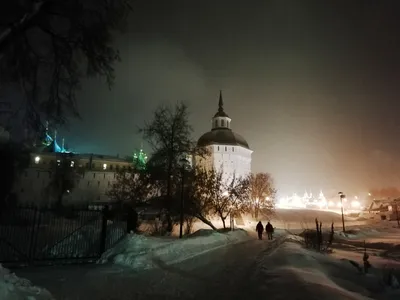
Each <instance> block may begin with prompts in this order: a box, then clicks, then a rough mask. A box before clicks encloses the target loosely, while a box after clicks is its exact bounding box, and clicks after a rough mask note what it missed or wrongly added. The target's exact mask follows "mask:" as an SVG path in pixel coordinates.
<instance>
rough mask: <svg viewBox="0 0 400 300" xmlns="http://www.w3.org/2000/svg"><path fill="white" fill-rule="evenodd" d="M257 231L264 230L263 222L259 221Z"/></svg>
mask: <svg viewBox="0 0 400 300" xmlns="http://www.w3.org/2000/svg"><path fill="white" fill-rule="evenodd" d="M256 231H257V232H261V233H262V232H263V231H264V225H263V224H262V223H261V222H258V224H257V227H256Z"/></svg>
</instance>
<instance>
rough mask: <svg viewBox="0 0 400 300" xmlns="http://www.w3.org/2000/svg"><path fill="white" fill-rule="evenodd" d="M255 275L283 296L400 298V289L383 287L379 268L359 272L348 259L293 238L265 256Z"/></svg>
mask: <svg viewBox="0 0 400 300" xmlns="http://www.w3.org/2000/svg"><path fill="white" fill-rule="evenodd" d="M271 262H272V263H271ZM255 277H256V278H257V279H256V280H257V281H258V282H259V283H260V285H264V289H265V290H268V293H271V294H273V295H275V296H278V295H279V296H281V297H282V299H283V298H284V297H285V296H288V297H289V298H290V296H293V295H296V292H298V293H299V294H301V295H302V296H301V298H302V299H317V298H318V299H321V298H323V299H325V300H329V299H332V300H337V299H400V290H396V289H392V288H389V287H387V286H385V284H384V283H383V279H382V273H381V272H379V270H373V271H371V274H367V275H364V274H360V273H359V272H358V270H357V269H356V268H355V267H354V266H353V265H352V264H351V263H350V262H349V261H348V260H338V259H335V258H333V257H331V256H328V255H324V254H321V253H316V252H313V251H310V250H307V249H304V248H303V247H302V246H301V245H300V244H299V243H297V242H295V241H292V242H286V243H284V244H282V245H281V246H280V247H279V248H278V249H277V250H275V251H274V252H273V253H271V256H270V257H269V258H268V259H266V258H264V260H263V262H262V267H261V268H260V271H259V272H258V274H256V276H255ZM266 284H267V285H268V286H265V285H266ZM288 286H290V290H289V291H288V290H287V287H288ZM285 287H286V288H285ZM286 293H290V295H289V294H288V295H286Z"/></svg>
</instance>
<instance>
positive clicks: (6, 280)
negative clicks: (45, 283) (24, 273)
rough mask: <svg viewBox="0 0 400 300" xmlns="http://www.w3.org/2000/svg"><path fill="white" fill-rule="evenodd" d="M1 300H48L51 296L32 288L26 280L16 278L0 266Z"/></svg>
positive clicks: (45, 291)
mask: <svg viewBox="0 0 400 300" xmlns="http://www.w3.org/2000/svg"><path fill="white" fill-rule="evenodd" d="M0 299H1V300H25V299H27V300H50V299H53V297H52V296H51V294H50V293H49V292H48V291H47V290H45V289H43V288H40V287H37V286H33V285H32V284H31V282H30V281H29V280H27V279H22V278H18V277H17V276H16V275H15V274H14V273H12V272H10V271H9V270H8V269H6V268H3V267H2V265H0Z"/></svg>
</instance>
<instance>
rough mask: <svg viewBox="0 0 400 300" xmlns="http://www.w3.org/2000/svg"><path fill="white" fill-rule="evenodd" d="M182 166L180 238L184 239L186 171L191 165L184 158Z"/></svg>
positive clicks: (181, 162)
mask: <svg viewBox="0 0 400 300" xmlns="http://www.w3.org/2000/svg"><path fill="white" fill-rule="evenodd" d="M180 164H181V205H180V206H181V207H180V220H179V238H180V239H181V238H182V237H183V223H184V216H185V213H184V209H185V197H184V195H185V171H186V168H187V166H188V164H189V162H188V161H187V159H185V158H182V159H181V160H180Z"/></svg>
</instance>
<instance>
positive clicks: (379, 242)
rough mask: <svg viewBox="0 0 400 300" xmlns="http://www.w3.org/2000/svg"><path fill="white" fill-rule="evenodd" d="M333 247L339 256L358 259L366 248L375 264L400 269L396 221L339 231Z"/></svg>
mask: <svg viewBox="0 0 400 300" xmlns="http://www.w3.org/2000/svg"><path fill="white" fill-rule="evenodd" d="M333 248H334V255H335V256H337V257H348V258H351V259H356V258H358V260H359V259H360V257H362V254H363V253H364V251H365V250H366V252H367V253H368V254H369V256H370V261H371V263H372V265H373V266H377V267H379V268H396V269H399V270H400V228H398V227H397V223H396V222H390V221H383V222H379V223H371V224H369V225H365V226H358V227H353V228H351V229H349V230H348V231H347V230H346V233H343V232H339V233H338V234H337V235H336V236H335V239H334V243H333ZM399 279H400V278H399Z"/></svg>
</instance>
